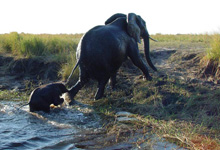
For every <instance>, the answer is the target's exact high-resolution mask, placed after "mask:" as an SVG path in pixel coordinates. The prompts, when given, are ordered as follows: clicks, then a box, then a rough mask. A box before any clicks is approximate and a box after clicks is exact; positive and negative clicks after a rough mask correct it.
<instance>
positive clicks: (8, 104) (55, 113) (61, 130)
mask: <svg viewBox="0 0 220 150" xmlns="http://www.w3.org/2000/svg"><path fill="white" fill-rule="evenodd" d="M19 105H20V103H19V102H14V101H1V102H0V149H22V150H25V149H28V150H31V149H79V148H76V147H75V146H74V143H73V142H72V140H73V139H74V135H77V134H78V133H79V132H82V131H88V130H89V131H94V130H97V129H99V128H101V125H100V120H99V117H98V116H97V115H95V113H93V112H92V111H93V110H92V109H90V108H89V107H87V106H84V107H76V106H74V107H63V108H57V109H53V110H51V112H50V113H44V112H41V111H40V112H37V113H31V112H29V106H24V107H22V108H20V106H19Z"/></svg>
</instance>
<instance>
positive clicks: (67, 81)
mask: <svg viewBox="0 0 220 150" xmlns="http://www.w3.org/2000/svg"><path fill="white" fill-rule="evenodd" d="M78 65H79V60H78V61H77V63H76V65H75V67H74V68H73V70H72V72H71V73H70V75H69V77H68V79H67V80H66V82H65V85H67V84H68V83H69V81H70V78H71V77H72V75H73V73H74V71H75V70H76V68H77V67H78Z"/></svg>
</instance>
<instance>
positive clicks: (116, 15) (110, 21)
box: [105, 13, 127, 25]
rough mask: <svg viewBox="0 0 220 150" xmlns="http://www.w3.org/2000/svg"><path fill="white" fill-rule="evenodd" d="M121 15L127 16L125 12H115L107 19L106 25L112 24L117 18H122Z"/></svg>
mask: <svg viewBox="0 0 220 150" xmlns="http://www.w3.org/2000/svg"><path fill="white" fill-rule="evenodd" d="M121 17H124V18H126V17H127V16H126V15H125V14H121V13H117V14H114V15H112V16H111V17H110V18H108V19H107V20H106V21H105V25H107V24H110V23H112V22H113V21H115V20H116V19H118V18H121Z"/></svg>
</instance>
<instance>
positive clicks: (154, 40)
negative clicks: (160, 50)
mask: <svg viewBox="0 0 220 150" xmlns="http://www.w3.org/2000/svg"><path fill="white" fill-rule="evenodd" d="M149 38H150V39H151V40H153V41H155V42H158V41H157V40H155V39H153V38H152V37H150V36H149Z"/></svg>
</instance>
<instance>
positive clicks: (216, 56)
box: [207, 34, 220, 63]
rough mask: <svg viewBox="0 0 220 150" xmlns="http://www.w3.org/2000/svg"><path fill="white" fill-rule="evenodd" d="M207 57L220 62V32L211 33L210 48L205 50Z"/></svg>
mask: <svg viewBox="0 0 220 150" xmlns="http://www.w3.org/2000/svg"><path fill="white" fill-rule="evenodd" d="M207 57H208V59H210V60H213V61H216V62H218V63H220V34H215V35H213V37H212V41H211V48H209V49H208V50H207Z"/></svg>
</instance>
